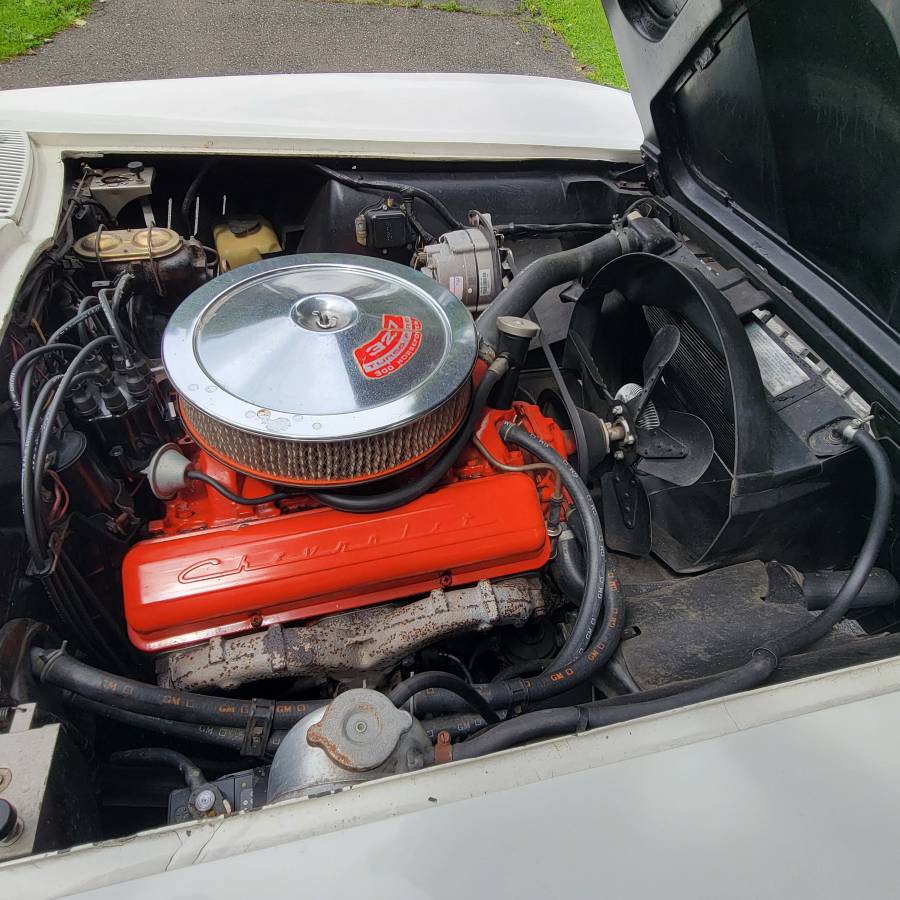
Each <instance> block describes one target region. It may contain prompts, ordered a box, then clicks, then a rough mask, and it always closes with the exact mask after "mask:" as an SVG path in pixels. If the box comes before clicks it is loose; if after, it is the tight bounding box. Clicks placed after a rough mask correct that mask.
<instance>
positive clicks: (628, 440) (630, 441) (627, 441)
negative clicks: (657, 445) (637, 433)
mask: <svg viewBox="0 0 900 900" xmlns="http://www.w3.org/2000/svg"><path fill="white" fill-rule="evenodd" d="M633 443H634V435H633V434H628V435H625V444H627V445H628V446H629V447H630V446H631V445H632V444H633Z"/></svg>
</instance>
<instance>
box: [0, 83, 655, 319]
mask: <svg viewBox="0 0 900 900" xmlns="http://www.w3.org/2000/svg"><path fill="white" fill-rule="evenodd" d="M2 129H12V130H19V131H25V132H27V133H28V134H29V137H30V139H31V142H32V144H33V146H34V150H35V159H34V166H35V171H34V172H33V173H32V177H31V184H30V189H29V193H28V197H27V199H26V202H25V206H24V209H23V212H22V215H21V221H20V222H19V223H18V224H15V223H13V222H11V221H10V220H8V219H0V331H2V329H5V327H6V323H7V321H8V318H9V315H10V311H11V308H12V301H13V297H14V295H15V292H16V289H17V288H18V285H19V283H20V281H21V279H22V277H23V276H24V274H25V272H26V271H27V269H28V267H29V266H30V264H31V262H32V261H33V260H34V258H35V256H36V255H37V253H38V252H39V251H40V250H41V249H43V248H44V247H46V246H47V245H48V244H49V242H50V239H51V238H52V236H53V232H54V230H55V227H56V220H57V218H58V216H59V211H60V199H61V196H62V178H63V164H62V160H63V157H64V156H74V155H80V154H91V153H95V152H123V153H135V154H139V153H147V152H150V151H154V152H172V153H216V154H243V153H249V154H262V155H292V156H319V157H322V156H325V157H349V158H352V159H354V160H356V159H364V158H403V159H442V160H539V159H552V160H565V159H572V160H607V161H610V162H635V163H637V162H639V161H640V155H639V152H638V148H639V147H640V144H641V140H642V134H641V128H640V124H639V122H638V118H637V113H636V112H635V109H634V105H633V104H632V102H631V97H630V95H629V94H627V93H625V92H624V91H619V90H616V89H615V88H610V87H601V86H600V85H594V84H586V83H584V82H577V81H565V80H562V79H557V78H533V77H528V76H520V75H444V74H424V75H392V74H387V75H379V74H372V75H370V74H365V75H349V74H335V75H252V76H235V77H228V78H182V79H174V80H163V81H134V82H113V83H108V84H87V85H75V86H61V87H50V88H32V89H29V90H19V91H0V130H2Z"/></svg>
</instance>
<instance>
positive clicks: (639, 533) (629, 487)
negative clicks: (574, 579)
mask: <svg viewBox="0 0 900 900" xmlns="http://www.w3.org/2000/svg"><path fill="white" fill-rule="evenodd" d="M600 486H601V491H602V493H601V497H602V501H603V536H604V539H605V540H606V545H607V547H609V548H610V550H615V551H617V552H618V553H628V554H629V555H631V556H646V555H647V554H648V553H649V552H650V538H651V531H650V499H649V498H648V497H647V492H646V491H645V490H644V486H643V485H642V484H641V481H640V479H639V478H638V477H637V475H635V473H634V472H632V471H631V469H629V468H628V466H627V465H626V464H625V463H624V462H621V461H619V462H616V464H615V465H614V466H613V468H612V470H611V471H609V472H607V473H606V474H605V475H604V476H603V477H602V478H601V479H600Z"/></svg>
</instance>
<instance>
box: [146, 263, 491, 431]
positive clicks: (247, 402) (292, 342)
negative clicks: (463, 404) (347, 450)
mask: <svg viewBox="0 0 900 900" xmlns="http://www.w3.org/2000/svg"><path fill="white" fill-rule="evenodd" d="M162 349H163V361H164V363H165V367H166V371H167V373H168V375H169V378H170V379H171V381H172V384H173V385H174V387H175V389H176V391H178V393H179V394H180V395H181V396H183V397H184V398H185V399H186V400H188V401H189V402H190V403H191V404H193V405H194V406H196V407H198V408H200V409H201V410H203V411H204V412H205V413H207V414H208V415H210V416H212V417H213V418H215V419H217V420H218V421H220V422H223V423H225V424H227V425H231V426H234V427H236V428H239V429H241V430H243V431H247V432H251V433H259V434H268V435H273V436H274V435H277V436H279V437H281V438H287V439H296V440H334V439H341V438H351V437H358V436H361V435H367V434H372V433H376V432H380V431H387V430H392V429H393V428H396V427H397V426H399V425H403V424H405V423H407V422H411V421H414V420H416V419H418V418H419V417H421V416H423V415H425V414H427V413H428V412H430V411H431V410H433V409H435V408H436V407H438V406H439V405H441V404H442V403H443V402H445V401H446V400H447V399H448V398H449V397H451V396H452V395H453V393H454V392H455V391H456V390H457V389H458V388H460V387H461V386H462V385H463V383H464V382H465V381H466V379H467V378H468V377H469V374H470V372H471V370H472V366H473V365H474V363H475V355H476V336H475V326H474V324H473V322H472V317H471V315H470V314H469V312H468V311H467V310H466V308H465V306H464V305H463V304H462V303H461V302H460V301H459V300H458V299H457V298H456V297H454V296H453V294H451V293H450V292H449V291H448V290H446V289H445V288H443V287H441V286H440V285H439V284H437V283H436V282H434V281H432V280H431V279H430V278H427V277H426V276H424V275H422V274H421V273H419V272H416V271H415V270H413V269H410V268H408V267H406V266H402V265H399V264H397V263H392V262H388V261H386V260H372V259H369V258H367V257H361V256H351V255H342V254H310V255H303V256H287V257H280V258H278V259H269V260H263V261H261V262H257V263H251V264H250V265H246V266H241V267H240V268H238V269H235V270H234V271H232V272H228V273H226V274H224V275H221V276H219V277H218V278H215V279H213V280H212V281H210V282H209V283H208V284H205V285H204V286H203V287H201V288H199V289H198V290H196V291H195V292H194V293H193V294H191V295H190V296H189V297H188V298H187V299H186V300H185V301H184V302H183V303H182V304H181V305H180V306H179V307H178V309H177V310H176V311H175V313H174V315H173V316H172V318H171V319H170V320H169V323H168V325H167V326H166V331H165V334H164V336H163V348H162Z"/></svg>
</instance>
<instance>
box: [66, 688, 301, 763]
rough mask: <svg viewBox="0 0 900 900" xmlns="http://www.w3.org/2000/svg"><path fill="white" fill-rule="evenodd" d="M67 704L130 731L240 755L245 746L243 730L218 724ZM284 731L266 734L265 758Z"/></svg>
mask: <svg viewBox="0 0 900 900" xmlns="http://www.w3.org/2000/svg"><path fill="white" fill-rule="evenodd" d="M65 699H66V701H67V702H68V703H69V704H71V705H72V706H74V707H76V708H77V709H83V710H85V711H86V712H90V713H94V715H97V716H102V717H103V718H104V719H112V720H113V721H114V722H121V723H122V724H123V725H130V726H131V727H132V728H140V729H142V730H144V731H152V732H154V733H155V734H162V735H165V736H166V737H171V738H177V739H179V740H183V741H190V742H191V743H192V744H213V745H214V746H216V747H225V748H226V749H228V750H234V751H235V752H236V753H240V752H241V749H242V748H243V746H244V729H243V728H230V727H227V726H225V725H219V726H217V727H216V728H210V726H209V725H192V724H188V723H187V722H175V721H172V720H171V719H159V718H157V717H156V716H142V715H141V714H140V713H136V712H131V710H128V709H119V707H118V706H107V705H106V704H105V703H97V702H96V701H95V700H88V699H87V697H79V696H78V694H69V695H68V696H67V697H66V698H65ZM286 733H287V732H285V731H273V732H272V734H270V735H269V740H268V742H267V744H266V751H265V752H266V755H268V756H271V755H272V754H274V753H275V751H276V750H277V749H278V746H279V745H280V744H281V741H282V739H283V738H284V735H285V734H286Z"/></svg>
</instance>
